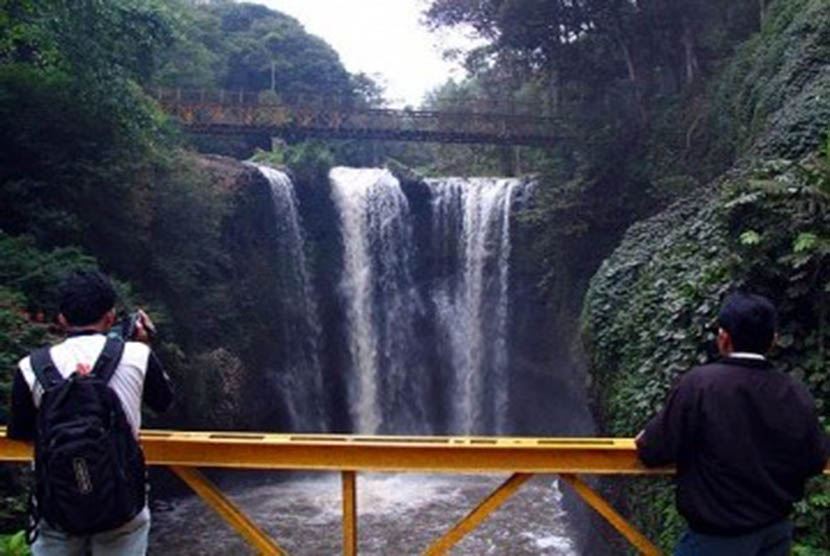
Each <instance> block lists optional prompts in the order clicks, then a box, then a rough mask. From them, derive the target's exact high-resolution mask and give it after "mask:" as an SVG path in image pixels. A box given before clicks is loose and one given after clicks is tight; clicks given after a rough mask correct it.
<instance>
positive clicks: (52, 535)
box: [7, 272, 173, 556]
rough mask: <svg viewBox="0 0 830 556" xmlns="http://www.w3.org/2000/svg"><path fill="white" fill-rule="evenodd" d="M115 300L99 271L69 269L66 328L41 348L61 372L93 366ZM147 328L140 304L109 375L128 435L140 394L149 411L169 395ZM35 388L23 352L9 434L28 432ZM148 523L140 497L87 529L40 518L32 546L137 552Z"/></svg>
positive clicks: (32, 432) (45, 555) (63, 306)
mask: <svg viewBox="0 0 830 556" xmlns="http://www.w3.org/2000/svg"><path fill="white" fill-rule="evenodd" d="M115 301H116V294H115V290H114V289H113V287H112V284H111V283H110V281H109V279H107V277H106V276H104V275H103V274H101V273H99V272H76V273H73V274H71V275H69V276H67V277H66V278H65V279H64V280H63V282H62V283H61V286H60V315H59V316H58V320H59V322H60V323H61V325H62V326H64V328H65V329H66V332H67V338H66V340H65V341H63V342H61V343H59V344H56V345H54V346H52V348H51V349H50V350H49V355H50V356H51V359H52V361H53V363H54V366H55V368H56V369H57V371H58V372H59V373H60V374H61V376H62V377H64V378H68V377H69V376H70V375H72V374H73V373H78V374H81V375H84V374H88V373H89V372H90V371H91V369H92V368H93V367H94V365H95V362H96V360H97V359H98V356H99V355H100V354H101V352H102V350H103V348H104V344H105V342H106V334H107V333H108V332H109V331H110V329H111V328H112V326H113V324H114V323H115V321H116V316H115ZM151 328H152V323H151V321H150V320H149V317H147V315H146V314H145V313H144V312H143V311H140V312H139V318H138V319H137V322H136V326H135V330H134V333H133V334H132V336H131V337H130V338H124V340H125V344H124V352H123V355H122V357H121V359H120V361H119V363H118V365H117V367H116V368H115V371H114V373H113V375H112V379H111V380H110V381H109V387H110V388H111V389H112V390H113V391H114V392H115V394H116V395H117V397H118V399H119V401H120V402H121V406H122V408H123V410H124V415H125V417H126V419H127V422H128V423H129V425H130V428H131V429H132V432H133V434H134V435H135V437H136V438H138V431H139V428H140V427H141V404H142V401H143V402H144V403H146V404H147V405H148V406H149V407H150V408H152V409H154V410H156V411H164V410H166V409H167V408H168V406H169V405H170V404H171V402H172V400H173V394H172V388H171V386H170V382H169V380H168V378H167V375H166V374H165V372H164V370H163V368H162V366H161V363H160V362H159V361H158V359H157V358H156V356H155V355H154V354H153V353H152V351H151V350H150V348H149V346H148V345H147V344H148V343H149V340H150V337H149V332H148V330H149V329H151ZM132 340H135V341H132ZM42 395H43V387H42V386H41V384H40V383H39V381H37V380H36V378H35V374H34V372H33V369H32V363H31V358H30V357H25V358H23V359H22V360H21V361H20V363H19V365H18V368H17V370H16V372H15V375H14V384H13V386H12V400H11V412H10V413H11V420H10V422H9V426H8V432H7V434H8V436H9V438H15V439H18V440H34V439H35V436H36V434H37V427H36V421H37V412H38V408H39V406H40V403H41V397H42ZM149 529H150V512H149V509H148V508H147V506H146V505H145V507H144V508H143V509H142V510H141V511H140V512H139V513H138V514H137V515H136V516H135V517H133V518H132V519H131V520H130V521H128V522H126V523H124V524H123V525H121V526H119V527H117V528H115V529H112V530H109V531H103V532H100V533H96V534H93V535H88V536H77V535H70V534H68V533H67V532H65V531H63V530H61V529H60V527H58V526H55V525H54V524H51V523H48V522H47V521H46V520H44V519H41V520H40V523H39V525H38V531H37V539H36V541H35V543H34V544H33V545H32V550H33V552H34V554H35V556H53V555H82V554H85V553H86V550H88V549H91V550H92V553H93V554H94V555H97V554H101V555H103V554H106V555H118V554H124V555H127V554H129V555H135V554H145V553H146V551H147V538H148V534H149Z"/></svg>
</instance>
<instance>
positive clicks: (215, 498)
mask: <svg viewBox="0 0 830 556" xmlns="http://www.w3.org/2000/svg"><path fill="white" fill-rule="evenodd" d="M170 470H171V471H173V472H174V473H175V474H176V475H178V476H179V478H180V479H181V480H183V481H184V482H185V483H186V484H187V486H189V487H190V488H192V489H193V491H194V492H196V494H198V495H199V498H201V499H202V500H204V501H205V503H207V505H208V506H210V507H211V508H213V510H214V511H215V512H216V513H217V514H219V516H220V517H221V518H222V519H224V520H225V521H226V522H227V523H228V525H230V526H231V527H233V528H234V529H235V530H236V531H237V533H239V534H240V535H242V537H243V538H244V539H245V540H246V541H248V543H250V544H251V546H253V547H254V548H256V549H257V550H258V551H259V553H260V554H273V555H278V556H285V555H287V554H288V553H287V552H285V551H284V550H283V549H282V548H280V547H279V546H278V545H277V543H275V542H274V541H273V540H272V539H271V538H270V537H269V536H268V535H266V534H265V532H264V531H263V530H262V529H260V528H259V527H257V525H256V523H254V522H253V521H251V519H250V518H249V517H248V516H247V515H245V513H244V512H243V511H242V510H240V509H239V508H237V507H236V505H235V504H234V503H233V502H231V501H230V500H228V499H227V498H226V497H225V495H224V494H222V491H220V490H219V489H218V488H216V486H215V485H214V484H213V483H211V482H210V481H209V480H208V479H207V477H205V476H204V475H202V474H201V473H200V472H199V470H198V469H196V468H195V467H179V466H176V465H171V466H170Z"/></svg>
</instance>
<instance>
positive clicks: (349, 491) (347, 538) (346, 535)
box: [342, 471, 357, 556]
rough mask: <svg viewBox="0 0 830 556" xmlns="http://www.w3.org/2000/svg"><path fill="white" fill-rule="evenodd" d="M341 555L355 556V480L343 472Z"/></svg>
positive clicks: (352, 473)
mask: <svg viewBox="0 0 830 556" xmlns="http://www.w3.org/2000/svg"><path fill="white" fill-rule="evenodd" d="M342 482H343V555H344V556H356V555H357V478H356V474H355V472H354V471H343V474H342Z"/></svg>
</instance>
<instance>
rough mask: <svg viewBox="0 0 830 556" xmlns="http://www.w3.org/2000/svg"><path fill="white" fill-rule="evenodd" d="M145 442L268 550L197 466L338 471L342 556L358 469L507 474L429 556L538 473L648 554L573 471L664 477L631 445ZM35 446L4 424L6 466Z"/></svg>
mask: <svg viewBox="0 0 830 556" xmlns="http://www.w3.org/2000/svg"><path fill="white" fill-rule="evenodd" d="M141 442H142V445H143V447H144V452H145V454H146V457H147V462H148V463H149V464H150V465H166V466H169V467H170V468H171V469H172V471H173V472H174V473H176V474H177V475H178V476H179V477H180V478H181V479H182V480H183V481H184V482H185V483H187V484H188V485H189V486H190V487H191V488H192V489H193V490H194V491H195V492H196V494H198V495H199V496H200V497H201V498H202V499H203V500H204V501H205V502H206V503H207V504H208V505H209V506H210V507H212V508H213V509H214V510H215V511H216V512H217V513H218V514H219V515H220V516H221V517H222V518H223V519H224V520H225V521H227V522H228V524H229V525H231V527H233V528H234V529H235V530H236V531H237V532H238V533H239V534H240V535H242V536H243V537H244V538H245V539H246V540H247V541H248V542H249V543H250V544H251V545H253V546H254V547H255V548H256V549H257V550H259V551H260V552H261V553H263V554H285V551H283V550H282V549H281V548H280V547H279V545H277V543H276V542H275V541H274V540H273V539H271V538H270V537H269V536H268V535H267V534H265V532H263V531H262V530H261V529H260V528H259V527H258V526H257V525H256V524H255V523H253V522H252V521H251V520H250V518H248V516H246V515H245V514H244V513H243V512H242V511H240V510H239V508H237V507H236V506H235V505H234V504H233V503H232V502H231V501H230V500H228V499H227V498H226V497H225V496H224V495H223V494H222V493H221V492H220V491H219V490H218V489H217V488H216V487H215V486H214V485H213V484H211V483H210V482H209V481H208V480H207V479H206V478H205V477H204V476H203V475H202V474H201V473H200V472H199V471H198V469H197V468H198V467H221V468H235V469H240V468H241V469H282V470H318V471H339V472H341V473H342V492H343V552H344V554H347V555H353V554H357V526H358V521H357V517H358V511H357V502H356V500H357V497H356V494H357V485H356V481H355V478H356V473H357V472H367V471H369V472H414V473H453V474H494V473H510V474H511V475H510V477H509V478H508V479H507V480H506V481H505V482H504V483H502V484H501V486H499V487H498V488H497V489H496V490H495V491H493V493H491V494H490V495H489V496H488V497H487V498H485V499H484V500H483V501H482V502H481V503H480V504H479V505H478V506H477V507H476V508H474V509H473V510H472V511H471V512H470V513H469V514H468V515H467V516H466V517H465V518H464V519H462V520H461V521H460V522H458V523H457V524H456V525H455V526H454V527H453V528H451V529H450V530H449V531H448V532H447V533H446V534H444V535H443V536H442V537H441V538H439V539H437V540H436V541H435V542H433V543H432V544H431V545H430V546H429V547H428V548H427V549H426V550H425V552H424V553H425V554H445V553H447V552H448V551H449V549H450V548H451V547H452V546H453V545H455V543H457V542H458V541H459V540H461V539H462V538H463V537H464V536H465V535H466V534H468V533H469V532H470V531H472V530H473V529H475V528H476V527H477V526H478V525H479V524H480V523H481V522H483V521H484V520H485V519H486V518H487V516H489V515H490V514H491V513H492V512H493V511H494V510H496V509H497V508H498V507H499V506H501V505H502V504H503V503H504V502H505V501H506V500H507V499H508V498H509V497H510V496H511V495H512V494H513V493H514V492H515V491H516V490H518V489H519V487H520V486H521V485H522V484H523V483H524V482H526V481H527V480H528V479H529V478H530V477H531V476H533V475H535V474H558V475H560V476H561V477H562V478H563V479H564V480H565V481H567V482H568V483H569V484H570V485H571V486H572V487H573V488H574V490H575V491H576V492H577V494H579V495H580V496H581V497H582V498H583V499H584V500H585V501H586V502H587V503H588V504H590V505H591V506H592V507H593V508H594V509H595V510H597V511H598V512H599V513H600V514H601V515H602V516H603V517H605V518H606V519H607V520H608V521H609V522H610V523H611V524H612V525H613V526H614V527H615V528H616V529H617V530H618V531H619V532H620V533H621V534H622V535H623V536H624V537H625V538H626V539H628V540H629V542H631V543H632V544H633V545H634V546H635V547H636V548H637V549H638V550H639V551H640V552H642V553H644V554H659V551H658V550H657V548H656V547H655V546H654V545H653V544H652V543H651V542H650V541H649V540H648V539H647V538H646V537H644V536H643V535H642V534H641V533H639V532H638V531H637V530H636V529H635V528H634V527H632V526H631V525H630V524H629V523H628V522H627V521H626V520H625V519H624V518H623V517H622V516H620V515H619V514H618V513H617V512H616V511H614V509H613V508H611V506H610V505H609V504H608V503H607V502H606V501H605V500H603V499H602V497H600V496H599V495H598V494H597V493H596V492H595V491H593V490H592V489H591V488H590V487H589V486H588V484H587V483H585V482H584V481H583V480H582V479H581V478H579V477H578V476H577V474H600V475H643V474H666V473H671V470H670V469H660V470H652V469H646V468H644V467H643V466H642V464H641V463H640V462H639V460H638V459H637V456H636V452H635V447H634V442H633V440H631V439H606V438H492V437H397V436H396V437H392V436H356V435H330V434H326V435H311V434H256V433H228V432H183V431H157V430H145V431H142V433H141ZM31 457H32V448H31V446H30V445H29V444H26V443H21V442H15V441H12V440H9V439H7V438H6V431H5V428H3V427H0V461H7V462H27V461H30V460H31Z"/></svg>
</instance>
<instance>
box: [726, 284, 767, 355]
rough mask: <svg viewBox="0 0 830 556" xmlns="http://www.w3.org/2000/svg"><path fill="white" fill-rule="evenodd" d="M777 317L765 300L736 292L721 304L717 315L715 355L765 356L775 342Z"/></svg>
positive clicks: (758, 296)
mask: <svg viewBox="0 0 830 556" xmlns="http://www.w3.org/2000/svg"><path fill="white" fill-rule="evenodd" d="M777 320H778V315H777V313H776V311H775V307H774V306H773V304H772V302H771V301H770V300H769V299H767V298H766V297H763V296H760V295H756V294H752V293H746V292H736V293H733V294H731V295H730V296H729V297H727V298H726V300H725V301H724V302H723V306H722V307H721V310H720V313H719V314H718V326H719V327H720V330H718V351H720V353H721V354H722V355H729V354H730V353H732V352H749V353H760V354H764V353H766V352H767V351H769V350H770V348H771V347H772V344H773V342H774V341H775V329H776V326H777Z"/></svg>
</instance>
